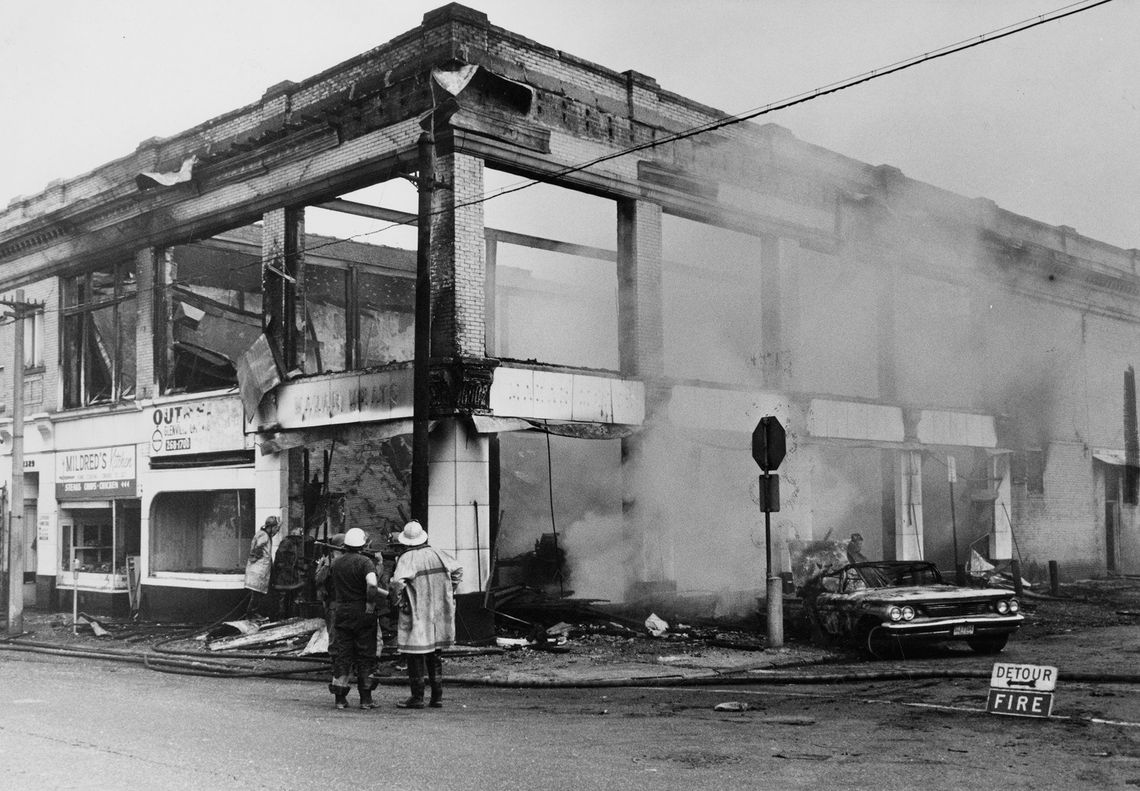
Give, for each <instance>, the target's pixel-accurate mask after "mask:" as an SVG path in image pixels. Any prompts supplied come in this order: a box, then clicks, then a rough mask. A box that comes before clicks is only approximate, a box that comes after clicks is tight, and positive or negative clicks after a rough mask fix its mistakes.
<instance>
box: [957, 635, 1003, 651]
mask: <svg viewBox="0 0 1140 791" xmlns="http://www.w3.org/2000/svg"><path fill="white" fill-rule="evenodd" d="M1008 641H1009V635H1008V634H1003V635H1001V636H1000V637H975V638H973V639H972V640H967V641H966V644H967V645H968V646H970V649H971V650H972V651H974V653H977V654H1000V653H1001V650H1002V649H1003V648H1005V644H1006V642H1008Z"/></svg>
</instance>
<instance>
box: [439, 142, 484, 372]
mask: <svg viewBox="0 0 1140 791" xmlns="http://www.w3.org/2000/svg"><path fill="white" fill-rule="evenodd" d="M435 178H436V183H437V185H442V186H437V187H436V189H435V191H434V193H433V195H432V220H431V255H430V262H431V292H432V294H431V297H432V299H431V303H432V327H431V356H432V357H433V358H441V357H484V356H485V355H486V345H485V337H486V334H485V329H484V326H485V323H486V317H487V294H486V278H487V264H486V254H487V251H486V241H485V240H484V237H483V204H482V203H481V202H479V198H481V197H482V195H483V160H481V159H477V158H475V157H470V156H466V155H464V154H455V153H450V152H446V151H445V152H444V153H438V151H437V156H436V161H435Z"/></svg>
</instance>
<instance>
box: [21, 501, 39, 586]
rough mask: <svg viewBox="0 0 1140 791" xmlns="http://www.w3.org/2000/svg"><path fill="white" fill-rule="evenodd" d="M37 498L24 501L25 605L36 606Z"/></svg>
mask: <svg viewBox="0 0 1140 791" xmlns="http://www.w3.org/2000/svg"><path fill="white" fill-rule="evenodd" d="M37 519H38V512H37V510H36V501H35V500H25V501H24V606H25V607H35V606H36V545H37V543H38V542H37V541H36V535H37V533H36V531H37V525H36V520H37Z"/></svg>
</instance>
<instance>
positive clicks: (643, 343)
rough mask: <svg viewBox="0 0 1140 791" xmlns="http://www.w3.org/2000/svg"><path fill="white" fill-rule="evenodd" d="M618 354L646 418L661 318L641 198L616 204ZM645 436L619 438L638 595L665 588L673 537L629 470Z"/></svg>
mask: <svg viewBox="0 0 1140 791" xmlns="http://www.w3.org/2000/svg"><path fill="white" fill-rule="evenodd" d="M617 221H618V263H617V266H618V357H619V360H620V365H621V373H622V375H623V376H627V377H631V378H640V379H641V380H642V381H644V382H645V393H646V395H645V398H646V405H645V407H646V410H645V411H646V416H647V417H648V416H650V415H651V414H652V413H653V411H654V410H655V408H656V407H658V406H660V405H663V404H664V403H666V402H667V399H668V391H667V390H666V389H665V387H664V385H663V384H662V381H663V379H664V375H665V341H664V329H663V326H664V320H663V318H662V296H661V207H660V206H658V205H656V204H653V203H646V202H643V201H633V200H623V201H619V202H618V217H617ZM643 441H644V438H643V436H642V435H641V434H634V435H633V436H631V437H628V438H626V439H623V440H622V443H621V451H622V472H623V477H624V481H623V498H622V512H623V521H624V522H625V523H626V524H627V525H628V526H629V527H630V528H631V532H632V534H633V535H638V536H646V537H650V536H652V538H647V539H645V540H643V541H642V542H641V543H640V544H639V545H638V546H637V547H636V548H635V549H634V556H633V560H632V564H633V566H634V569H633V572H634V579H633V583H634V587H633V589H632V590H631V591H629V595H630V596H633V597H637V596H639V595H641V592H643V591H649V590H651V589H653V588H654V587H655V586H662V585H664V586H665V587H666V588H667V587H668V585H669V584H670V583H671V582H672V581H673V579H674V568H673V563H672V562H670V559H671V558H672V556H673V545H672V538H671V537H666V536H663V535H662V534H661V533H660V531H659V530H657V529H655V528H656V526H658V525H662V524H666V523H667V520H666V519H665V518H664V515H663V514H662V513H661V511H660V507H661V506H660V504H655V503H651V502H649V501H647V500H641V501H637V500H635V499H634V497H633V492H634V490H635V487H636V485H637V481H636V479H635V475H634V473H633V470H634V469H635V467H636V466H637V465H636V464H631V462H636V460H637V457H638V455H639V454H640V453H641V452H642V443H643Z"/></svg>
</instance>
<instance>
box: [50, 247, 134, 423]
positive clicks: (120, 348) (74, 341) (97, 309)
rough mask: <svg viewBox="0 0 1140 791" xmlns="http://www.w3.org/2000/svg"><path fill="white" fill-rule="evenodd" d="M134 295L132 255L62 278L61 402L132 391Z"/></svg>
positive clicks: (81, 402)
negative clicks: (62, 400)
mask: <svg viewBox="0 0 1140 791" xmlns="http://www.w3.org/2000/svg"><path fill="white" fill-rule="evenodd" d="M137 295H138V280H137V278H136V277H135V262H134V261H133V260H126V261H119V262H116V263H113V264H107V265H105V266H103V267H100V268H99V269H96V270H93V271H90V272H85V273H83V274H80V275H73V276H71V277H67V278H64V280H63V366H64V370H63V382H64V406H65V407H81V406H87V405H89V404H99V403H108V402H112V401H118V400H122V399H129V398H133V397H134V395H135V327H136V325H137V322H138V305H137Z"/></svg>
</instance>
